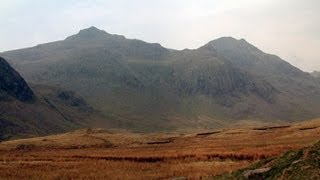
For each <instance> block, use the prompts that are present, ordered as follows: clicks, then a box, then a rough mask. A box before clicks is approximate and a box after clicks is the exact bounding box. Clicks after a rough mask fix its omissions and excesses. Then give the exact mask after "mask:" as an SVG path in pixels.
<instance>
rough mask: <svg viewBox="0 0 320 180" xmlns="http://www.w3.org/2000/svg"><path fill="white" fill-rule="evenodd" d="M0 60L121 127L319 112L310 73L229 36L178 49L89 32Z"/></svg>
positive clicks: (211, 123)
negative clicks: (78, 98)
mask: <svg viewBox="0 0 320 180" xmlns="http://www.w3.org/2000/svg"><path fill="white" fill-rule="evenodd" d="M1 55H2V56H3V57H6V58H7V59H8V61H9V62H10V63H11V64H12V65H13V66H14V67H15V68H16V69H17V70H18V71H19V72H20V73H21V74H22V75H23V76H24V77H25V78H26V79H27V80H28V81H29V82H31V83H34V84H45V85H49V86H60V87H62V88H64V89H69V90H72V91H76V92H78V93H79V94H80V95H81V96H83V97H84V98H85V99H86V100H88V102H89V103H90V104H92V105H93V106H94V108H97V109H99V110H100V111H101V112H103V114H104V115H105V116H106V117H107V119H110V120H112V121H113V122H114V123H113V124H114V125H116V126H117V127H120V128H129V129H134V130H139V131H154V130H175V129H188V128H192V129H195V128H220V127H225V126H228V125H230V124H232V123H235V122H237V121H238V120H243V119H246V120H247V119H250V120H258V121H274V120H276V121H278V120H279V121H292V120H302V119H309V118H313V117H318V116H319V115H320V112H319V109H318V107H319V105H320V85H319V83H318V82H317V81H316V80H315V79H314V78H312V77H311V76H310V74H308V73H304V72H302V71H301V70H299V69H298V68H296V67H294V66H292V65H290V64H289V63H287V62H285V61H284V60H282V59H281V58H279V57H277V56H275V55H270V54H266V53H264V52H262V51H261V50H259V49H258V48H256V47H254V46H253V45H251V44H249V43H248V42H246V41H245V40H236V39H234V38H231V37H225V38H220V39H217V40H214V41H211V42H209V43H208V44H206V45H204V46H203V47H200V48H198V49H194V50H183V51H177V50H172V49H167V48H164V47H162V46H161V45H159V44H156V43H146V42H143V41H140V40H135V39H126V38H125V37H124V36H120V35H112V34H109V33H107V32H105V31H102V30H99V29H97V28H95V27H90V28H88V29H84V30H81V31H80V32H79V33H78V34H75V35H72V36H70V37H68V38H66V39H65V40H62V41H56V42H52V43H47V44H41V45H38V46H36V47H32V48H26V49H20V50H14V51H9V52H4V53H2V54H1Z"/></svg>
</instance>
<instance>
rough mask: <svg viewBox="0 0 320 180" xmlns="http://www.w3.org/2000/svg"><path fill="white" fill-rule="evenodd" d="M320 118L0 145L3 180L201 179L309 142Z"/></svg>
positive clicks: (78, 134)
mask: <svg viewBox="0 0 320 180" xmlns="http://www.w3.org/2000/svg"><path fill="white" fill-rule="evenodd" d="M319 139H320V119H316V120H312V121H306V122H303V123H296V124H292V125H286V126H268V127H267V126H266V127H250V128H236V129H232V128H230V129H222V130H218V131H212V132H199V133H193V134H164V133H162V134H160V133H158V134H138V133H130V132H125V131H106V130H102V129H85V130H78V131H75V132H71V133H66V134H60V135H53V136H46V137H39V138H31V139H21V140H14V141H8V142H2V143H1V144H0V177H1V179H170V178H174V177H187V178H189V179H199V178H200V177H205V176H214V175H219V174H222V173H224V172H230V171H233V170H236V169H239V168H244V167H246V166H248V165H249V164H251V163H253V162H256V161H257V160H260V159H264V158H267V157H273V156H277V155H280V154H282V153H284V152H286V151H288V150H291V149H293V150H295V149H299V148H302V147H304V146H308V145H311V144H313V143H315V142H317V141H318V140H319Z"/></svg>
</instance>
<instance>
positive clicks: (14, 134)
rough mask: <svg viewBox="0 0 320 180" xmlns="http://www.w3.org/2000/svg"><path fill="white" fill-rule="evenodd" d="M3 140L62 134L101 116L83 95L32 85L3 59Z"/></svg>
mask: <svg viewBox="0 0 320 180" xmlns="http://www.w3.org/2000/svg"><path fill="white" fill-rule="evenodd" d="M0 79H1V81H0V95H1V98H0V141H1V140H8V139H15V138H19V137H32V136H39V135H48V134H53V133H60V132H65V131H69V130H72V129H76V128H80V127H84V126H85V127H87V126H90V125H91V122H90V120H96V119H98V116H97V115H95V114H94V113H95V112H94V110H93V109H92V107H90V106H89V105H88V104H87V103H86V102H85V101H84V100H83V99H82V98H81V97H79V96H78V95H76V94H75V93H73V92H70V91H64V90H61V89H59V88H52V87H48V86H38V85H37V86H33V87H32V88H30V87H29V85H28V84H27V83H26V82H25V80H24V79H23V78H22V77H21V76H20V75H19V73H17V72H16V71H15V70H14V69H13V68H12V67H11V66H10V65H9V64H8V63H7V62H6V60H5V59H3V58H0Z"/></svg>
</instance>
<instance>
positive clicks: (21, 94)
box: [0, 57, 35, 102]
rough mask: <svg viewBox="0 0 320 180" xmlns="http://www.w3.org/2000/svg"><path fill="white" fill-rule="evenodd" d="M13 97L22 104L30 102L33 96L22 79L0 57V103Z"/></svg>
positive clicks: (33, 98)
mask: <svg viewBox="0 0 320 180" xmlns="http://www.w3.org/2000/svg"><path fill="white" fill-rule="evenodd" d="M10 96H11V97H14V98H17V99H18V100H20V101H23V102H32V101H34V100H35V96H34V94H33V92H32V90H31V89H30V88H29V86H28V85H27V83H26V82H25V81H24V79H23V78H22V77H21V76H20V75H19V74H18V73H17V72H16V71H15V70H14V69H13V68H11V66H10V65H9V64H8V63H7V62H6V61H5V60H4V59H3V58H1V57H0V101H3V100H9V98H10Z"/></svg>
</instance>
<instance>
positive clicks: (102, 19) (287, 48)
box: [0, 0, 320, 71]
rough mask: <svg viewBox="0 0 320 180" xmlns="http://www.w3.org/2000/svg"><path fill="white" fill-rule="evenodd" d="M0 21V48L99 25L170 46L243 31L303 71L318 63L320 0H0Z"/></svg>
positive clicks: (240, 35)
mask: <svg viewBox="0 0 320 180" xmlns="http://www.w3.org/2000/svg"><path fill="white" fill-rule="evenodd" d="M0 24H1V26H0V41H1V44H0V51H6V50H12V49H18V48H22V47H29V46H35V45H37V44H40V43H45V42H50V41H55V40H61V39H64V38H66V37H67V36H69V35H72V34H75V33H77V32H78V31H79V30H80V29H83V28H87V27H89V26H96V27H98V28H100V29H103V30H105V31H107V32H109V33H113V34H121V35H125V36H126V37H128V38H136V39H141V40H144V41H147V42H158V43H160V44H162V45H163V46H165V47H168V48H173V49H184V48H197V47H199V46H202V45H204V44H205V43H207V42H208V41H210V40H213V39H216V38H218V37H221V36H233V37H235V38H244V39H246V40H247V41H248V42H250V43H252V44H254V45H255V46H257V47H258V48H260V49H262V50H263V51H265V52H268V53H272V54H277V55H279V56H280V57H282V58H283V59H285V60H287V61H288V62H290V63H291V64H293V65H295V66H297V67H299V68H301V69H302V70H305V71H312V70H320V0H157V1H156V0H113V1H111V0H0Z"/></svg>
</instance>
